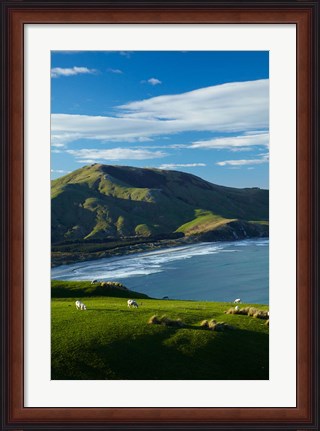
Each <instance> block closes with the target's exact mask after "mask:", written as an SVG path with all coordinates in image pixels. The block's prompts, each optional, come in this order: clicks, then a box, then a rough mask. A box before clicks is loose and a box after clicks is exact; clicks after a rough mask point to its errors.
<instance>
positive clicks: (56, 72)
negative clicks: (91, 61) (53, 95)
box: [51, 66, 97, 78]
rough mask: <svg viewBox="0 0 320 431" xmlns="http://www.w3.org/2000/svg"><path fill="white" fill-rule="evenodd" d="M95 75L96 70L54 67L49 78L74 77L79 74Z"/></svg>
mask: <svg viewBox="0 0 320 431" xmlns="http://www.w3.org/2000/svg"><path fill="white" fill-rule="evenodd" d="M95 73H97V71H96V69H88V68H87V67H77V66H74V67H71V68H62V67H54V68H53V69H51V77H52V78H58V77H59V76H74V75H81V74H95Z"/></svg>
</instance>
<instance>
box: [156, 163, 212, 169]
mask: <svg viewBox="0 0 320 431" xmlns="http://www.w3.org/2000/svg"><path fill="white" fill-rule="evenodd" d="M198 166H207V165H206V164H205V163H168V164H163V165H160V166H159V169H175V168H196V167H198Z"/></svg>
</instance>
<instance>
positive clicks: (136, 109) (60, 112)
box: [51, 51, 269, 188]
mask: <svg viewBox="0 0 320 431" xmlns="http://www.w3.org/2000/svg"><path fill="white" fill-rule="evenodd" d="M51 113H52V117H51V175H52V178H57V177H59V176H62V175H65V174H66V173H68V172H70V171H73V170H75V169H78V168H79V167H81V166H84V165H87V164H92V163H95V162H97V163H104V164H113V165H128V166H138V167H153V168H160V169H175V170H180V171H184V172H189V173H192V174H194V175H198V176H200V177H201V178H204V179H206V180H208V181H210V182H213V183H216V184H222V185H226V186H232V187H261V188H269V156H268V155H269V132H268V130H269V54H268V52H253V51H251V52H242V51H238V52H232V51H228V52H224V51H220V52H218V51H196V52H191V51H190V52H189V51H179V52H176V51H171V52H169V51H149V52H148V51H143V52H142V51H140V52H138V51H134V52H119V51H114V52H109V51H108V52H102V51H100V52H93V51H91V52H85V51H83V52H81V51H80V52H70V51H67V52H61V51H59V52H52V54H51Z"/></svg>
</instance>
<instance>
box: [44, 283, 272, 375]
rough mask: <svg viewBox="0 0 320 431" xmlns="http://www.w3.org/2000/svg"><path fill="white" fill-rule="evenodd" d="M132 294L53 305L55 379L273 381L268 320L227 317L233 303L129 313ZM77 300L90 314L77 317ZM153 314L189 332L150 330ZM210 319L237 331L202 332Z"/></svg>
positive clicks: (143, 301)
mask: <svg viewBox="0 0 320 431" xmlns="http://www.w3.org/2000/svg"><path fill="white" fill-rule="evenodd" d="M59 283H60V285H61V284H63V282H55V286H56V288H57V287H58V284H59ZM78 284H79V286H80V287H81V285H83V286H85V285H87V284H88V283H83V284H82V283H78ZM99 292H100V291H99V290H97V291H96V292H94V293H92V292H91V294H92V295H95V294H99ZM78 293H80V292H78ZM131 293H132V292H130V291H129V292H128V293H127V294H126V292H121V295H123V297H121V298H119V297H110V296H86V297H84V295H83V297H77V298H75V297H63V298H61V297H60V298H52V310H51V313H52V314H51V330H52V333H51V337H52V338H51V343H52V344H51V347H52V375H51V378H52V379H54V380H55V379H58V380H59V379H63V380H64V379H65V380H70V379H71V380H72V379H76V380H77V379H91V380H94V379H98V380H103V379H124V380H126V379H139V380H140V379H141V380H148V379H159V380H160V379H168V380H176V379H184V380H186V379H195V380H196V379H199V380H201V379H212V380H215V379H222V380H225V379H254V380H260V379H268V376H269V335H268V333H269V328H268V326H266V325H265V321H264V320H261V319H256V318H253V317H249V316H244V315H227V314H224V311H226V310H228V309H229V308H230V307H231V306H232V304H230V303H214V302H194V301H174V300H154V299H148V298H140V299H137V302H138V304H139V308H137V309H134V308H130V309H129V308H128V307H127V301H126V299H127V298H129V297H132V296H131ZM87 294H88V292H87ZM105 294H107V291H106V292H105ZM125 294H126V295H125ZM56 295H57V291H56ZM63 296H65V292H64V293H63ZM70 296H71V295H70ZM72 296H73V295H72ZM75 299H79V300H82V301H83V302H84V303H85V304H86V306H87V311H78V310H76V308H75V304H74V302H75ZM245 305H246V306H247V305H250V304H245ZM257 307H258V308H259V309H261V310H266V309H268V307H267V306H257ZM155 314H156V315H158V316H159V317H161V316H163V315H166V316H167V317H169V318H171V319H177V318H180V319H181V320H182V321H183V322H184V323H185V325H186V326H185V327H183V328H177V327H168V326H162V325H151V324H148V320H149V319H150V317H151V316H153V315H155ZM204 319H208V320H209V319H216V320H217V321H218V322H225V323H227V324H230V325H232V326H233V327H234V329H233V330H226V331H224V332H215V331H211V330H207V329H203V328H201V326H200V322H201V321H202V320H204Z"/></svg>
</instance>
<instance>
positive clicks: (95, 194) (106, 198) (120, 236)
mask: <svg viewBox="0 0 320 431" xmlns="http://www.w3.org/2000/svg"><path fill="white" fill-rule="evenodd" d="M51 197H52V206H51V216H52V222H51V226H52V244H66V243H73V242H82V241H84V242H103V241H115V240H116V241H128V239H129V240H130V241H132V240H134V241H135V240H137V241H138V240H139V241H141V240H143V239H153V238H155V239H159V238H160V239H161V238H174V237H179V236H186V237H188V236H191V237H193V236H195V237H198V238H199V239H205V240H215V239H218V240H219V239H241V238H244V237H254V236H267V235H268V219H269V192H268V190H261V189H259V188H250V189H237V188H231V187H223V186H218V185H215V184H211V183H209V182H207V181H205V180H203V179H201V178H199V177H196V176H194V175H191V174H186V173H183V172H178V171H165V170H160V169H141V168H135V167H128V166H109V165H101V164H94V165H91V166H85V167H83V168H80V169H77V170H76V171H74V172H72V173H70V174H68V175H65V176H63V177H61V178H58V179H56V180H53V181H52V183H51Z"/></svg>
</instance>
